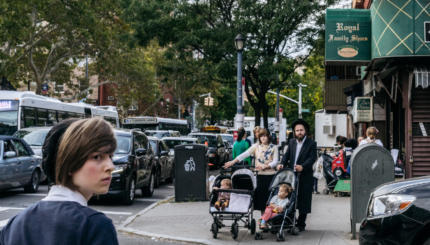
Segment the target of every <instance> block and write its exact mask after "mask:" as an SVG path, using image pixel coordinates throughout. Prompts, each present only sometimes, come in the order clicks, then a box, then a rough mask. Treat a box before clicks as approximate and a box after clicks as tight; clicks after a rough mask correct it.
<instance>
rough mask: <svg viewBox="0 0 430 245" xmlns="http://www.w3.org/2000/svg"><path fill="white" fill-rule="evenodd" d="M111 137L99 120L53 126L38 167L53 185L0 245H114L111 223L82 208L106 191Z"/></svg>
mask: <svg viewBox="0 0 430 245" xmlns="http://www.w3.org/2000/svg"><path fill="white" fill-rule="evenodd" d="M115 148H116V140H115V137H114V132H113V130H112V127H111V126H110V124H109V123H107V122H106V121H105V120H103V119H101V118H91V119H81V120H77V119H72V120H66V121H63V122H61V123H59V124H57V125H55V126H54V127H53V128H52V129H51V130H50V132H49V133H48V135H47V138H46V140H45V143H44V146H43V167H44V171H45V173H46V175H47V176H48V178H49V179H50V180H51V181H52V180H54V181H55V185H54V186H52V188H51V189H50V191H49V193H48V196H47V197H45V198H44V199H42V200H41V201H39V202H37V203H36V204H34V205H32V206H30V207H28V208H27V209H26V210H24V211H23V212H22V213H20V214H18V215H17V216H15V217H14V218H12V219H11V220H10V221H9V223H8V224H7V225H6V226H5V227H4V228H3V230H2V232H1V233H0V244H2V245H10V244H20V245H31V244H34V245H36V244H44V245H51V244H52V245H54V244H66V245H68V244H70V245H72V244H73V245H75V244H92V245H98V244H100V245H110V244H114V245H116V244H118V239H117V235H116V231H115V228H114V226H113V224H112V220H110V219H109V218H107V217H106V216H105V215H104V214H103V213H100V212H98V211H96V210H93V209H91V208H89V207H88V206H87V202H88V200H89V199H90V198H91V196H92V195H94V194H105V193H107V191H108V190H109V185H110V181H111V172H112V171H113V169H114V165H113V163H112V160H111V157H112V154H113V152H114V151H115Z"/></svg>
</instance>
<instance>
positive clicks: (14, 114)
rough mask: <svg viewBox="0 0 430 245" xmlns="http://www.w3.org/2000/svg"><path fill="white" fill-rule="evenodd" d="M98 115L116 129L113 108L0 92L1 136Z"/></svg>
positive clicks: (115, 117) (116, 123) (34, 95)
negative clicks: (24, 129) (20, 130)
mask: <svg viewBox="0 0 430 245" xmlns="http://www.w3.org/2000/svg"><path fill="white" fill-rule="evenodd" d="M95 116H100V117H103V118H104V119H105V120H107V121H108V122H110V123H111V124H112V126H114V127H119V118H118V112H117V111H116V108H114V107H112V108H101V107H98V106H93V105H88V104H84V103H65V102H62V101H60V100H58V99H54V98H49V97H45V96H40V95H36V94H35V93H34V92H30V91H24V92H23V91H5V90H0V135H12V134H14V133H15V132H16V131H17V130H19V129H21V128H27V127H39V126H40V127H42V126H43V127H46V126H52V125H55V124H56V123H58V122H60V121H62V120H64V119H67V118H89V117H95Z"/></svg>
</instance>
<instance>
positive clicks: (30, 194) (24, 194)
mask: <svg viewBox="0 0 430 245" xmlns="http://www.w3.org/2000/svg"><path fill="white" fill-rule="evenodd" d="M18 195H20V196H36V197H46V195H48V194H44V193H20V194H18Z"/></svg>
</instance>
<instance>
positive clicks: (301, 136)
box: [296, 135, 305, 141]
mask: <svg viewBox="0 0 430 245" xmlns="http://www.w3.org/2000/svg"><path fill="white" fill-rule="evenodd" d="M304 138H305V135H297V136H296V139H297V140H298V141H302V140H303V139H304Z"/></svg>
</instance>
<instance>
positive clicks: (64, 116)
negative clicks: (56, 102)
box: [58, 111, 70, 121]
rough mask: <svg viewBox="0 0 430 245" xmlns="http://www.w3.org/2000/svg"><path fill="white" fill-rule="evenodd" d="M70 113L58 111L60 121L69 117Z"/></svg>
mask: <svg viewBox="0 0 430 245" xmlns="http://www.w3.org/2000/svg"><path fill="white" fill-rule="evenodd" d="M69 117H70V116H69V113H68V112H67V111H58V121H63V120H66V119H67V118H69Z"/></svg>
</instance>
